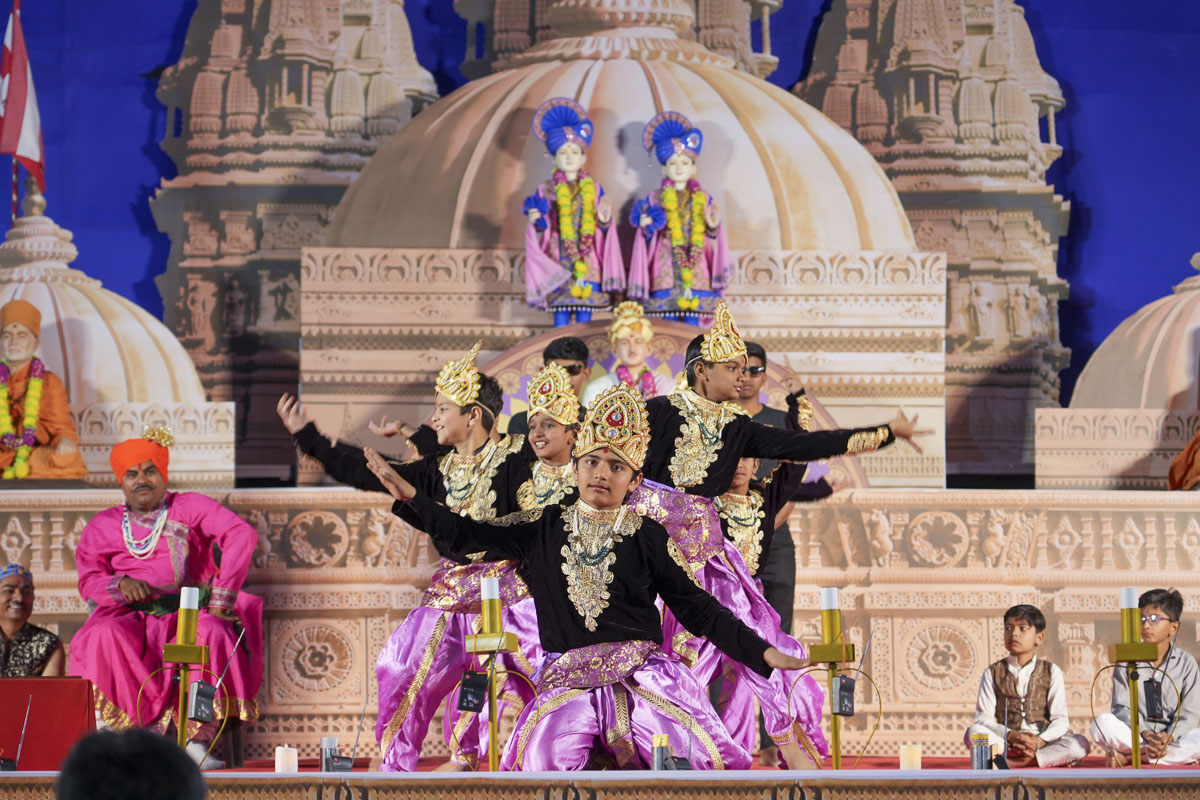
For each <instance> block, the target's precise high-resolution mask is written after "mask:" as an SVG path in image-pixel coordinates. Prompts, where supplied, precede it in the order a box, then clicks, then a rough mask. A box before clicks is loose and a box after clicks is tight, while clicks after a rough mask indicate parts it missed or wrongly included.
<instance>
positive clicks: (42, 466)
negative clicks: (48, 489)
mask: <svg viewBox="0 0 1200 800" xmlns="http://www.w3.org/2000/svg"><path fill="white" fill-rule="evenodd" d="M41 332H42V314H41V312H40V311H38V310H37V309H36V308H35V307H34V306H33V305H32V304H31V303H27V302H25V301H24V300H10V301H9V302H7V303H5V304H4V306H3V307H2V308H0V345H2V349H3V356H4V362H3V364H0V469H3V472H2V473H0V474H2V475H3V477H4V478H5V479H13V478H63V479H72V478H82V477H83V476H84V475H87V467H85V466H84V464H83V457H82V456H80V455H79V436H78V434H76V433H75V423H74V422H73V421H72V420H71V411H70V408H69V406H68V404H67V390H66V388H65V387H64V386H63V382H62V381H61V380H60V379H59V377H58V376H57V375H55V374H54V373H53V372H50V371H49V370H47V369H46V365H45V364H43V363H42V360H41V359H40V358H37V357H36V356H35V355H34V353H35V352H36V351H37V348H38V344H39V343H40V339H39V337H40V336H41Z"/></svg>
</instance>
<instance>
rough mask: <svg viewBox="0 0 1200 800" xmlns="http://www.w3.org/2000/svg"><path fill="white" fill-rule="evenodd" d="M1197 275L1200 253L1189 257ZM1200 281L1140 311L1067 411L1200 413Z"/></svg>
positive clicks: (1098, 356) (1110, 343) (1109, 342)
mask: <svg viewBox="0 0 1200 800" xmlns="http://www.w3.org/2000/svg"><path fill="white" fill-rule="evenodd" d="M1192 266H1193V267H1195V268H1196V269H1197V270H1200V253H1197V254H1196V255H1194V256H1192ZM1198 379H1200V275H1193V276H1192V277H1190V278H1188V279H1187V280H1185V281H1183V282H1182V283H1180V284H1179V285H1178V286H1176V287H1175V290H1174V293H1173V294H1170V295H1168V296H1166V297H1163V298H1160V299H1158V300H1155V301H1154V302H1153V303H1150V304H1149V305H1146V306H1143V307H1142V308H1140V309H1138V310H1137V311H1136V312H1135V313H1134V314H1133V315H1131V316H1130V317H1129V318H1128V319H1126V320H1125V321H1124V322H1122V323H1121V324H1120V325H1118V326H1117V329H1116V330H1115V331H1113V332H1112V333H1111V334H1109V335H1108V338H1106V339H1105V340H1104V341H1103V342H1102V343H1101V344H1100V346H1099V347H1097V348H1096V352H1094V353H1093V354H1092V357H1091V358H1089V359H1088V362H1087V366H1085V367H1084V368H1083V372H1082V373H1080V375H1079V382H1078V383H1076V384H1075V393H1074V394H1073V395H1072V396H1071V408H1154V409H1168V410H1184V411H1194V410H1195V409H1197V408H1200V396H1198V389H1200V387H1198V386H1197V380H1198Z"/></svg>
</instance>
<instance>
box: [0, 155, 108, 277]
mask: <svg viewBox="0 0 1200 800" xmlns="http://www.w3.org/2000/svg"><path fill="white" fill-rule="evenodd" d="M21 212H22V214H21V216H20V217H17V220H16V221H15V222H14V223H13V226H12V227H11V228H9V230H8V233H6V234H5V236H4V239H5V241H4V243H3V244H0V268H6V269H13V268H25V269H35V270H39V271H46V270H61V271H62V272H63V273H68V272H69V273H72V274H74V275H76V276H78V278H79V279H82V280H83V281H85V282H87V283H91V284H96V285H99V281H95V280H92V279H91V278H88V277H86V276H85V275H84V274H83V273H82V272H78V271H77V270H73V269H70V268H69V267H68V265H69V264H70V263H71V262H72V261H74V260H75V259H76V258H78V257H79V251H78V250H77V249H76V248H75V245H74V244H73V243H72V241H71V240H72V239H73V238H74V235H73V234H72V233H71V232H70V231H69V230H67V229H66V228H63V227H61V226H60V225H59V224H58V223H57V222H55V221H54V220H52V219H51V218H50V217H47V216H46V215H45V212H46V198H45V197H44V196H43V195H42V192H41V189H39V188H38V185H37V181H35V180H34V179H33V177H32V176H29V177H27V178H26V180H25V199H24V200H22V201H21ZM6 279H11V277H6Z"/></svg>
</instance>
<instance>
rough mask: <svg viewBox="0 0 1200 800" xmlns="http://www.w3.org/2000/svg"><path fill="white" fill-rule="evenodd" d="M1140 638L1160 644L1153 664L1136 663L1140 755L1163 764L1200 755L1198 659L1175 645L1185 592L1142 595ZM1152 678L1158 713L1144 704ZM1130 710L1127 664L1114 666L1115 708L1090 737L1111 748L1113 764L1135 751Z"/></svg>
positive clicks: (1185, 761) (1097, 723)
mask: <svg viewBox="0 0 1200 800" xmlns="http://www.w3.org/2000/svg"><path fill="white" fill-rule="evenodd" d="M1138 610H1139V611H1141V613H1142V641H1143V642H1154V643H1155V644H1156V645H1158V658H1157V659H1156V660H1155V662H1154V663H1153V664H1139V665H1138V671H1137V672H1138V719H1139V720H1140V723H1141V730H1142V737H1141V738H1142V741H1141V748H1142V759H1143V761H1145V762H1152V763H1155V764H1162V765H1172V766H1173V765H1177V764H1192V763H1194V762H1196V761H1197V760H1200V728H1197V727H1196V725H1197V723H1200V685H1197V684H1198V682H1197V678H1200V670H1197V667H1196V659H1194V658H1192V655H1191V654H1190V653H1188V652H1185V651H1184V650H1181V649H1180V648H1178V647H1176V646H1175V634H1176V633H1178V632H1179V618H1180V616H1181V615H1182V614H1183V595H1181V594H1180V593H1179V592H1178V591H1176V590H1175V589H1151V590H1150V591H1148V592H1145V593H1143V594H1142V596H1141V597H1139V598H1138ZM1150 681H1154V682H1155V683H1156V684H1157V690H1158V692H1159V694H1160V695H1161V698H1162V703H1161V706H1162V708H1161V709H1159V711H1160V713H1159V714H1157V715H1155V714H1153V713H1151V712H1152V711H1153V709H1148V708H1147V706H1146V692H1147V684H1148V683H1149V682H1150ZM1130 720H1131V717H1130V709H1129V675H1128V673H1127V672H1126V671H1125V669H1124V665H1121V666H1120V667H1117V669H1115V670H1113V682H1112V712H1111V713H1105V714H1101V715H1100V716H1098V717H1096V721H1095V722H1093V723H1092V739H1094V740H1095V742H1096V744H1098V745H1100V746H1101V747H1103V748H1104V749H1105V750H1107V751H1108V761H1109V763H1110V764H1111V765H1113V766H1124V765H1125V764H1126V763H1127V762H1128V760H1129V755H1130V754H1131V753H1132V752H1133V749H1132V744H1133V743H1132V735H1133V731H1132V729H1131V727H1130Z"/></svg>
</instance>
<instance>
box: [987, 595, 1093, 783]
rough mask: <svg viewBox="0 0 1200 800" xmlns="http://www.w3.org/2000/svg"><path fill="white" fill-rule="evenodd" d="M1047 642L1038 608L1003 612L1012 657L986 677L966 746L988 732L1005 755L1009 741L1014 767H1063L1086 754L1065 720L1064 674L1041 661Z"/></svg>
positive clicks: (1020, 607) (1022, 607)
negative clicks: (1042, 647) (1040, 651)
mask: <svg viewBox="0 0 1200 800" xmlns="http://www.w3.org/2000/svg"><path fill="white" fill-rule="evenodd" d="M1045 638H1046V618H1045V617H1044V616H1042V612H1041V611H1039V610H1038V609H1037V608H1036V607H1034V606H1030V605H1018V606H1013V607H1012V608H1010V609H1009V610H1008V611H1005V612H1004V647H1005V649H1006V650H1008V657H1007V658H1004V659H1001V660H1000V661H997V662H996V663H995V664H992V665H991V666H990V667H988V668H987V669H986V670H984V672H983V678H982V679H981V680H980V681H979V699H978V700H977V701H976V703H975V722H974V723H973V724H972V725H971V727H969V728H967V734H966V736H965V737H964V740H965V741H966V744H967V746H968V747H969V746H970V745H971V734H973V733H986V734H987V735H988V742H989V743H990V744H992V745H993V746H995V747H998V748H999V749H1001V750H1003V749H1004V744H1005V741H1006V740H1007V743H1008V763H1009V765H1010V766H1013V767H1062V766H1066V765H1069V764H1074V763H1075V762H1077V761H1079V760H1080V759H1081V758H1083V757H1084V756H1086V755H1087V754H1088V750H1089V749H1090V745H1089V743H1088V740H1087V738H1086V737H1083V736H1080V735H1079V734H1077V733H1071V728H1070V723H1069V722H1068V721H1067V692H1066V687H1065V685H1064V683H1063V674H1062V670H1061V669H1059V668H1058V667H1057V666H1055V665H1054V664H1052V663H1050V662H1049V661H1046V660H1044V659H1040V658H1038V657H1037V648H1038V647H1039V646H1040V645H1041V643H1042V641H1043V640H1044V639H1045ZM1006 711H1007V717H1006V716H1005V713H1006Z"/></svg>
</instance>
